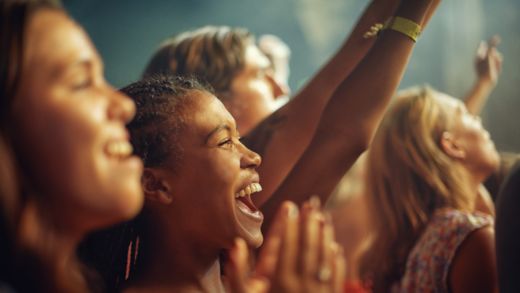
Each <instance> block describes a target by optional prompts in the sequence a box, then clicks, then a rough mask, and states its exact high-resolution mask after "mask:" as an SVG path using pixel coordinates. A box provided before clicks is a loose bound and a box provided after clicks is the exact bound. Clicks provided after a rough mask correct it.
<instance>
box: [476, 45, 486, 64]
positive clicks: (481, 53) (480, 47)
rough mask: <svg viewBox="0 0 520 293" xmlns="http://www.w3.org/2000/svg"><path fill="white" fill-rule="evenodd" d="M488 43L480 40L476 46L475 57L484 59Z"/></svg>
mask: <svg viewBox="0 0 520 293" xmlns="http://www.w3.org/2000/svg"><path fill="white" fill-rule="evenodd" d="M487 52H488V45H487V44H486V42H484V41H480V43H479V44H478V48H477V59H480V60H482V59H484V58H486V56H487Z"/></svg>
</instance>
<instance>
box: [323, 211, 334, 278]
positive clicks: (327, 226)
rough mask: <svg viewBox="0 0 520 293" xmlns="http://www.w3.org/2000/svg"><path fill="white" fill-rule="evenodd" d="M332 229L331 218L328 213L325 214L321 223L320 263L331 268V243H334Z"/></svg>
mask: <svg viewBox="0 0 520 293" xmlns="http://www.w3.org/2000/svg"><path fill="white" fill-rule="evenodd" d="M334 243H335V242H334V229H333V228H332V220H331V217H330V214H328V213H327V214H325V221H324V223H323V243H322V247H321V251H322V252H321V264H322V266H324V267H328V268H329V269H331V270H332V267H331V264H332V263H333V261H332V260H333V246H334V245H333V244H334Z"/></svg>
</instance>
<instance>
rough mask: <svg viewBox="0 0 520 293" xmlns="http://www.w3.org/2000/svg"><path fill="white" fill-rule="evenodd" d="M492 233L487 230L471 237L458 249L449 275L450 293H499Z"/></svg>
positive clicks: (476, 232) (485, 228)
mask: <svg viewBox="0 0 520 293" xmlns="http://www.w3.org/2000/svg"><path fill="white" fill-rule="evenodd" d="M497 278H498V277H497V267H496V257H495V232H494V230H493V227H491V226H487V227H484V228H480V229H478V230H476V231H474V232H473V233H471V234H470V235H469V236H468V238H467V239H466V240H464V242H462V244H461V246H460V247H459V249H458V251H457V253H456V255H455V257H454V259H453V262H452V265H451V270H450V273H449V275H448V282H449V286H450V289H451V292H453V293H459V292H498V281H497Z"/></svg>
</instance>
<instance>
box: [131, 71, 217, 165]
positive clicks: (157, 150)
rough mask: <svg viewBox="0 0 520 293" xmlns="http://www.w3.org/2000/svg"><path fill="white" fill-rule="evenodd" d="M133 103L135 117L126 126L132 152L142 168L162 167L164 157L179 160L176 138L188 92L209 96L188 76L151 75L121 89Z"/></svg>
mask: <svg viewBox="0 0 520 293" xmlns="http://www.w3.org/2000/svg"><path fill="white" fill-rule="evenodd" d="M121 91H122V92H123V93H125V94H126V95H128V96H130V98H131V99H132V100H134V102H135V104H136V108H137V110H136V115H135V117H134V119H133V120H132V122H131V123H130V124H129V125H128V129H129V131H130V137H131V139H130V140H131V142H132V145H133V146H134V153H135V154H136V155H138V156H139V157H141V158H142V160H143V162H144V165H145V166H146V167H156V166H160V165H161V164H163V162H164V161H165V159H166V158H167V157H169V158H171V159H173V160H174V161H175V162H178V161H179V160H180V158H181V157H182V149H181V147H180V146H179V144H178V143H177V142H178V137H179V135H180V132H181V131H182V129H183V128H184V126H185V123H186V111H185V110H186V108H188V107H190V106H191V105H192V101H193V100H192V98H193V97H194V96H193V95H191V94H190V93H191V92H192V91H206V92H210V93H213V90H212V89H211V87H210V86H208V85H207V84H205V83H202V82H200V81H198V80H196V79H195V78H192V77H181V76H175V77H174V76H169V75H151V76H149V77H147V78H145V79H143V80H140V81H137V82H134V83H132V84H130V85H128V86H126V87H124V88H123V89H121Z"/></svg>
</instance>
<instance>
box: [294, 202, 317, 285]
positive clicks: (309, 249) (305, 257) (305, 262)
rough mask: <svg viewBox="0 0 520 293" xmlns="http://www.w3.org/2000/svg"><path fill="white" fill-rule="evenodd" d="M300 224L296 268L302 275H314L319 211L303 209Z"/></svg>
mask: <svg viewBox="0 0 520 293" xmlns="http://www.w3.org/2000/svg"><path fill="white" fill-rule="evenodd" d="M301 219H302V220H301V224H300V248H301V249H300V255H299V257H298V259H299V260H300V261H299V264H298V268H299V270H300V272H301V273H302V274H303V275H304V276H314V273H315V271H316V266H317V264H318V261H319V250H318V248H319V230H320V228H319V226H320V213H319V212H318V211H316V210H314V209H310V210H303V211H302V218H301Z"/></svg>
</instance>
